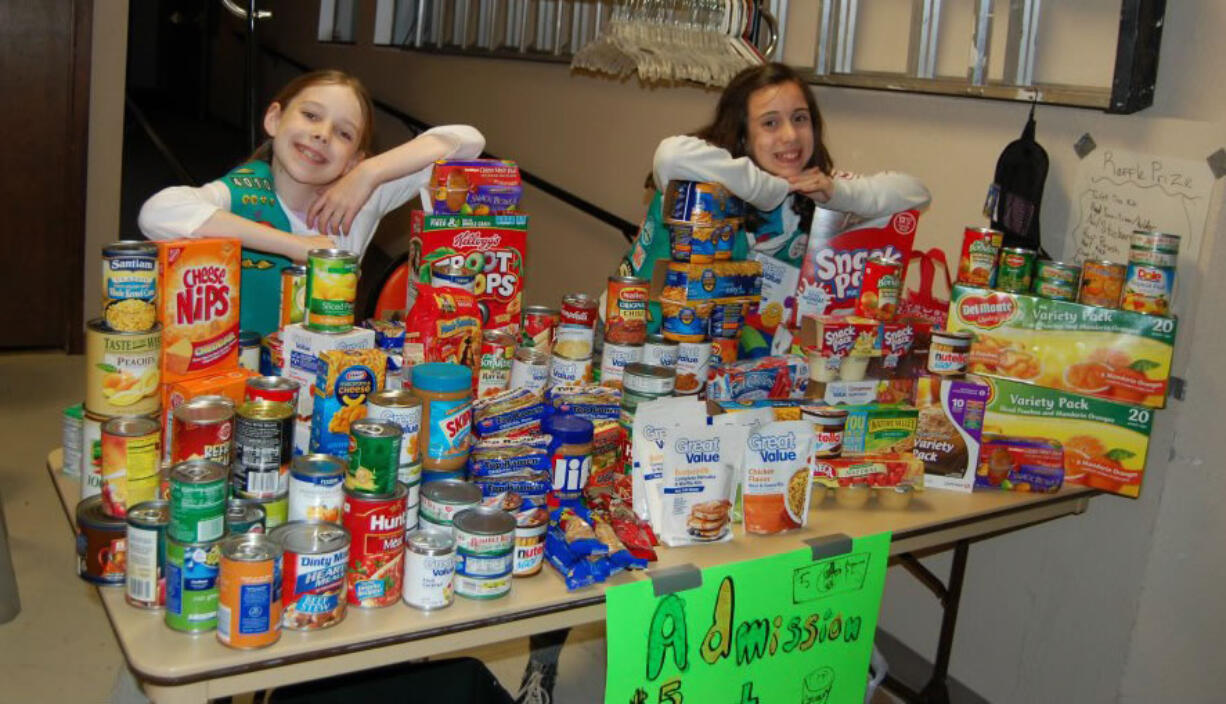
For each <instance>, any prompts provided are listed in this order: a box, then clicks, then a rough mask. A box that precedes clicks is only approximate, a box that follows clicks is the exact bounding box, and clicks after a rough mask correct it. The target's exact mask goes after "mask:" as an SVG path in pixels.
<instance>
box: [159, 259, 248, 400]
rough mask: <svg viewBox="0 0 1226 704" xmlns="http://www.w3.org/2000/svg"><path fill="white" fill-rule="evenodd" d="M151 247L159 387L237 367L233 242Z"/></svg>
mask: <svg viewBox="0 0 1226 704" xmlns="http://www.w3.org/2000/svg"><path fill="white" fill-rule="evenodd" d="M157 245H158V279H159V280H158V317H159V319H160V320H161V323H162V381H163V382H164V383H165V382H173V381H177V380H179V379H183V378H186V377H189V376H199V375H200V374H202V373H205V372H212V373H217V372H222V371H226V370H229V369H233V368H234V367H236V366H238V316H239V310H238V298H239V277H240V275H241V273H240V263H241V259H242V246H241V244H240V243H239V241H238V240H237V239H221V238H218V239H184V240H170V241H166V242H158V243H157Z"/></svg>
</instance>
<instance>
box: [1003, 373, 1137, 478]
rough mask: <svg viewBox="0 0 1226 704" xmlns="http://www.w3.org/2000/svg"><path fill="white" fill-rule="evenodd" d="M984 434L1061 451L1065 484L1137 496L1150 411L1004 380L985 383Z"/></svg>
mask: <svg viewBox="0 0 1226 704" xmlns="http://www.w3.org/2000/svg"><path fill="white" fill-rule="evenodd" d="M986 381H987V383H988V387H989V396H988V406H987V412H986V413H985V414H984V419H983V432H984V434H985V435H986V434H988V433H992V434H995V435H1008V436H1013V437H1021V438H1046V439H1049V440H1055V441H1057V442H1059V443H1060V444H1061V445H1062V446H1063V447H1064V481H1065V482H1066V483H1071V484H1081V485H1084V486H1089V487H1093V488H1095V489H1102V490H1104V491H1109V492H1112V493H1115V494H1120V495H1122V496H1131V497H1136V496H1139V495H1140V493H1141V480H1142V477H1143V475H1144V472H1145V455H1146V453H1147V452H1148V451H1149V434H1150V430H1151V429H1152V427H1153V417H1154V411H1153V410H1151V409H1149V408H1144V407H1141V406H1130V405H1127V404H1123V403H1114V402H1111V401H1104V400H1103V399H1098V398H1093V397H1090V396H1079V395H1077V394H1071V393H1068V392H1065V391H1057V390H1055V389H1046V388H1043V387H1041V386H1034V385H1032V384H1023V383H1020V382H1016V381H1009V380H1006V379H987V380H986Z"/></svg>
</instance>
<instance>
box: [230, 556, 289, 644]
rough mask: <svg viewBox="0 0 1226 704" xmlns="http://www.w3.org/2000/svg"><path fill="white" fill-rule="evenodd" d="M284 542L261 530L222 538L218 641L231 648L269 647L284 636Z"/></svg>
mask: <svg viewBox="0 0 1226 704" xmlns="http://www.w3.org/2000/svg"><path fill="white" fill-rule="evenodd" d="M283 552H284V551H283V550H282V548H281V545H280V544H279V543H277V542H276V541H274V540H271V539H270V538H269V537H268V536H267V535H262V534H260V533H246V534H243V535H232V536H230V537H228V538H226V539H225V540H223V541H221V568H220V569H219V570H218V573H217V640H219V641H221V642H222V643H223V644H224V645H228V646H230V647H231V648H240V649H244V650H247V649H254V648H265V647H268V646H270V645H272V644H273V643H276V642H277V640H278V639H279V638H280V637H281V556H282V553H283Z"/></svg>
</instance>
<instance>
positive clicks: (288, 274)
mask: <svg viewBox="0 0 1226 704" xmlns="http://www.w3.org/2000/svg"><path fill="white" fill-rule="evenodd" d="M306 278H307V268H306V265H305V264H291V265H290V266H287V267H284V268H282V269H281V316H280V317H281V324H280V325H279V326H278V327H281V328H284V327H285V326H286V325H293V324H294V323H301V322H302V320H303V318H304V317H305V316H306Z"/></svg>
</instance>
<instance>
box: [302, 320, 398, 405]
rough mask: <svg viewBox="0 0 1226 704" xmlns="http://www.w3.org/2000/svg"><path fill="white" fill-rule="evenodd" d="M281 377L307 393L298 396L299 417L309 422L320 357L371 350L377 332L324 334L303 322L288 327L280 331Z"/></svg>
mask: <svg viewBox="0 0 1226 704" xmlns="http://www.w3.org/2000/svg"><path fill="white" fill-rule="evenodd" d="M281 339H282V358H283V365H284V366H283V367H282V370H281V373H282V375H284V376H287V377H289V378H291V379H293V380H294V381H296V382H298V383H299V384H301V385H302V391H303V392H304V393H299V394H298V418H299V419H300V420H309V419H310V417H311V413H312V412H313V411H314V397H313V396H312V394H311V393H310V389H311V387H313V386H314V385H315V378H316V376H317V375H318V374H319V369H320V363H319V354H320V353H321V352H325V351H327V350H356V349H370V348H373V347H374V346H375V331H374V330H370V329H368V328H353V329H352V330H350V331H349V332H342V333H323V332H315V331H314V330H309V329H307V328H305V327H303V326H302V324H301V323H295V324H294V325H286V326H285V329H284V330H282V332H281Z"/></svg>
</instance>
